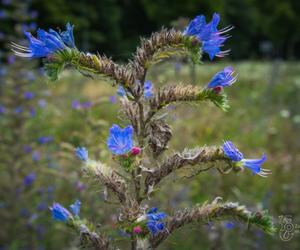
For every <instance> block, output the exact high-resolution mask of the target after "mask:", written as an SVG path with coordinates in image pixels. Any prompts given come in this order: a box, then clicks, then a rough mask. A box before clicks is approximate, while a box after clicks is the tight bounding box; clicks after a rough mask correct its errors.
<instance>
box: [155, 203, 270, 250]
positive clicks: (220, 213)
mask: <svg viewBox="0 0 300 250" xmlns="http://www.w3.org/2000/svg"><path fill="white" fill-rule="evenodd" d="M217 201H218V199H216V200H215V201H214V202H212V203H211V204H204V205H202V206H196V207H194V208H192V209H186V210H183V211H178V212H177V213H176V214H175V215H174V216H173V217H171V218H169V220H168V221H167V223H166V229H165V230H164V231H162V232H160V233H158V234H157V235H155V236H152V237H151V238H150V242H151V244H152V248H153V249H155V248H157V247H158V246H159V245H160V244H161V243H162V242H163V241H164V240H166V239H167V238H168V236H169V235H171V234H172V233H173V232H174V231H175V230H177V229H179V228H181V227H183V226H184V225H187V224H190V223H200V224H207V223H209V222H212V221H219V220H228V219H230V220H235V221H240V222H243V223H246V224H248V225H251V224H253V225H255V226H257V227H259V228H260V229H262V230H264V231H266V232H267V233H270V234H272V233H274V232H275V231H276V228H275V227H274V225H273V222H272V218H271V217H270V216H269V215H268V213H267V212H265V211H263V212H254V213H253V212H250V211H249V210H247V209H246V207H245V206H240V205H239V204H238V203H233V202H226V203H218V202H217Z"/></svg>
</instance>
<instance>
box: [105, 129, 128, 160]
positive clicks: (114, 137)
mask: <svg viewBox="0 0 300 250" xmlns="http://www.w3.org/2000/svg"><path fill="white" fill-rule="evenodd" d="M107 146H108V148H109V150H110V151H111V152H112V153H113V154H116V155H123V154H126V153H128V152H129V151H130V150H131V149H132V147H133V128H132V126H127V127H125V128H123V129H122V128H121V127H119V126H118V125H116V124H114V125H113V126H112V127H111V128H110V130H109V137H108V138H107Z"/></svg>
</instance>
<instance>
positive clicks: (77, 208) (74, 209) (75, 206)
mask: <svg viewBox="0 0 300 250" xmlns="http://www.w3.org/2000/svg"><path fill="white" fill-rule="evenodd" d="M80 205H81V202H80V200H76V201H75V202H74V203H73V204H71V205H70V209H71V211H72V213H73V214H74V215H75V216H79V213H80Z"/></svg>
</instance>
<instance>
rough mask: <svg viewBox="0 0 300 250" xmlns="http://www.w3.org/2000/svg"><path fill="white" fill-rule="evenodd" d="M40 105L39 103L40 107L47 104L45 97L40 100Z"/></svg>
mask: <svg viewBox="0 0 300 250" xmlns="http://www.w3.org/2000/svg"><path fill="white" fill-rule="evenodd" d="M38 105H39V107H40V108H45V107H46V106H47V102H46V100H45V99H40V100H39V101H38Z"/></svg>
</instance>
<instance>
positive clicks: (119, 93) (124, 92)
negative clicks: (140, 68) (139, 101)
mask: <svg viewBox="0 0 300 250" xmlns="http://www.w3.org/2000/svg"><path fill="white" fill-rule="evenodd" d="M117 95H119V96H121V97H123V96H125V95H126V91H125V89H124V87H123V86H121V85H120V86H119V87H118V89H117Z"/></svg>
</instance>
